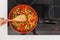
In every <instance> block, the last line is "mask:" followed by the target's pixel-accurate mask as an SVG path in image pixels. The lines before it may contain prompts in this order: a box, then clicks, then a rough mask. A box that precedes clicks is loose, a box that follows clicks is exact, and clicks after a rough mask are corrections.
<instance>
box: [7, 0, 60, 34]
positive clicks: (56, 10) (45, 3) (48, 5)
mask: <svg viewBox="0 0 60 40" xmlns="http://www.w3.org/2000/svg"><path fill="white" fill-rule="evenodd" d="M19 4H27V5H30V6H31V7H32V8H34V9H35V10H36V12H37V14H38V25H37V27H36V28H35V29H34V30H33V31H32V32H30V33H28V34H26V35H60V1H59V0H8V13H9V12H10V11H11V9H12V8H13V7H15V6H17V5H19ZM8 35H20V34H19V33H16V32H15V31H13V30H12V29H11V28H10V27H9V24H8Z"/></svg>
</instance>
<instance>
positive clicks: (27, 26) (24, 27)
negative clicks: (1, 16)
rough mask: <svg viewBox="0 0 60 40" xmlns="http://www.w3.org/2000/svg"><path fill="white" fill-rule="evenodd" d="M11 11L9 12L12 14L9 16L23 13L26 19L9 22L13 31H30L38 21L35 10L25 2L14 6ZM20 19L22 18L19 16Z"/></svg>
mask: <svg viewBox="0 0 60 40" xmlns="http://www.w3.org/2000/svg"><path fill="white" fill-rule="evenodd" d="M11 12H12V13H9V14H13V15H10V16H9V17H12V16H13V18H15V17H17V16H18V15H25V16H26V21H20V22H11V23H10V24H12V25H13V26H12V27H13V29H14V28H15V31H17V30H18V31H17V32H26V33H27V32H30V31H32V30H33V29H34V28H35V27H36V25H37V23H38V16H37V13H36V11H35V10H34V9H33V8H32V7H30V6H28V5H25V4H21V5H18V6H16V7H15V8H13V10H12V11H11ZM21 19H22V20H23V18H22V17H21Z"/></svg>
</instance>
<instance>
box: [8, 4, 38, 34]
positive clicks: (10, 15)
mask: <svg viewBox="0 0 60 40" xmlns="http://www.w3.org/2000/svg"><path fill="white" fill-rule="evenodd" d="M21 6H28V7H29V8H31V9H32V10H33V11H34V13H35V14H36V15H37V12H36V11H35V10H34V9H33V8H32V7H31V6H29V5H26V4H20V5H17V6H15V7H14V8H13V9H12V10H11V11H10V12H9V16H8V18H9V19H12V17H13V16H12V15H13V11H14V10H15V9H17V8H20V7H21ZM37 23H38V15H37ZM9 25H10V27H11V28H12V29H13V30H14V31H16V32H17V33H21V34H27V33H29V32H31V31H33V30H34V29H35V28H36V26H37V25H36V26H34V27H32V28H31V29H30V31H28V32H19V31H17V30H16V29H15V28H14V27H13V25H12V24H11V22H9Z"/></svg>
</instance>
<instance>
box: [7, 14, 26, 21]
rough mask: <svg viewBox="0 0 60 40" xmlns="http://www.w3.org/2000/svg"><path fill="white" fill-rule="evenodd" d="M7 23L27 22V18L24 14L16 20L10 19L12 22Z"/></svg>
mask: <svg viewBox="0 0 60 40" xmlns="http://www.w3.org/2000/svg"><path fill="white" fill-rule="evenodd" d="M7 21H26V16H25V15H24V14H23V15H19V16H17V17H16V18H13V19H10V20H7Z"/></svg>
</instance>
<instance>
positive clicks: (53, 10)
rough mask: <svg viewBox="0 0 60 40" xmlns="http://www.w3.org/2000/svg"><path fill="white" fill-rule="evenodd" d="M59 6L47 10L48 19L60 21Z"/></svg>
mask: <svg viewBox="0 0 60 40" xmlns="http://www.w3.org/2000/svg"><path fill="white" fill-rule="evenodd" d="M59 10H60V6H57V5H55V6H52V7H51V8H50V10H49V17H50V19H55V20H57V19H58V20H60V11H59Z"/></svg>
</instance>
